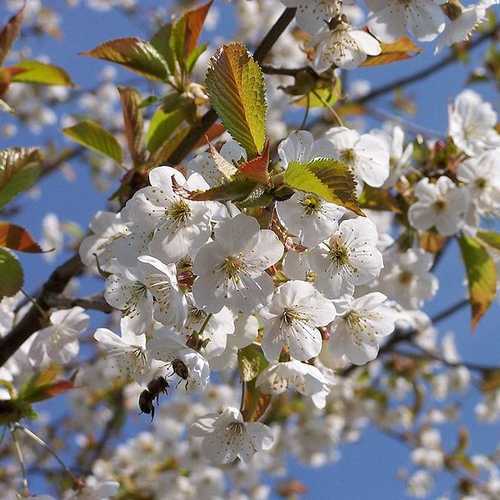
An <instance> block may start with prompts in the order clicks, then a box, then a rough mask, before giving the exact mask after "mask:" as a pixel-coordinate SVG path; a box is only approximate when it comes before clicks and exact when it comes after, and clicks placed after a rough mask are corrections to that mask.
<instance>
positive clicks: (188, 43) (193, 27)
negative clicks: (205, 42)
mask: <svg viewBox="0 0 500 500" xmlns="http://www.w3.org/2000/svg"><path fill="white" fill-rule="evenodd" d="M212 3H213V0H210V2H208V3H206V4H204V5H200V7H197V8H196V9H193V10H190V11H189V12H187V13H186V14H185V17H186V32H185V38H184V53H185V54H186V56H188V55H189V54H191V52H192V51H193V50H194V49H195V48H196V46H197V45H198V39H199V38H200V34H201V31H202V29H203V24H204V23H205V19H206V17H207V14H208V11H209V9H210V7H211V6H212Z"/></svg>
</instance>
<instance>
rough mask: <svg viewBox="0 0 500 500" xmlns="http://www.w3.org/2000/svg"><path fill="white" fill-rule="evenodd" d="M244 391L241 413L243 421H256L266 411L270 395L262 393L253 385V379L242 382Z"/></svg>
mask: <svg viewBox="0 0 500 500" xmlns="http://www.w3.org/2000/svg"><path fill="white" fill-rule="evenodd" d="M244 384H245V389H244V390H245V393H244V398H243V407H242V409H241V414H242V415H243V419H244V420H245V422H258V421H259V420H260V418H261V417H262V416H263V415H264V413H265V412H266V410H267V408H268V406H269V403H270V402H271V399H272V396H271V395H270V394H264V393H262V392H260V391H259V389H257V387H255V380H252V381H251V382H244Z"/></svg>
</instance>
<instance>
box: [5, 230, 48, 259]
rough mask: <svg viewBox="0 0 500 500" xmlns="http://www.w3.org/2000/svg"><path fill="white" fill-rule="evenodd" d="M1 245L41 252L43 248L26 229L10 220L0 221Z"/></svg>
mask: <svg viewBox="0 0 500 500" xmlns="http://www.w3.org/2000/svg"><path fill="white" fill-rule="evenodd" d="M0 247H5V248H10V249H11V250H16V251H18V252H28V253H41V252H43V250H42V249H41V248H40V245H38V243H36V242H35V241H34V240H33V238H32V237H31V235H30V234H29V233H28V231H26V229H24V228H22V227H21V226H17V225H16V224H11V223H10V222H0Z"/></svg>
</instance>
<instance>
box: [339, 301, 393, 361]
mask: <svg viewBox="0 0 500 500" xmlns="http://www.w3.org/2000/svg"><path fill="white" fill-rule="evenodd" d="M385 302H386V296H385V295H383V294H381V293H379V292H373V293H369V294H368V295H363V296H362V297H359V298H357V299H353V300H346V301H337V302H336V306H337V309H338V312H339V315H338V317H337V318H336V319H335V321H334V322H333V323H332V325H331V327H330V329H331V332H332V336H331V338H330V347H331V350H332V352H333V354H334V355H335V357H337V358H341V357H342V356H346V357H347V359H349V361H351V363H354V364H355V365H364V364H365V363H367V362H368V361H372V360H374V359H375V358H376V357H377V354H378V350H379V343H380V339H381V338H382V337H385V336H387V335H390V334H391V333H392V332H393V331H394V323H395V321H396V314H395V312H394V311H393V310H392V309H391V308H390V307H388V306H387V305H386V303H385Z"/></svg>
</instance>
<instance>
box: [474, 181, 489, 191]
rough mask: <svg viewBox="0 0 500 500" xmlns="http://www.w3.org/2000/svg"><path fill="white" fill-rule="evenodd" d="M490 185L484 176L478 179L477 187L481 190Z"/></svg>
mask: <svg viewBox="0 0 500 500" xmlns="http://www.w3.org/2000/svg"><path fill="white" fill-rule="evenodd" d="M487 186H488V181H487V180H486V179H483V178H479V179H476V187H477V188H478V189H480V190H481V191H482V190H483V189H485V188H486V187H487Z"/></svg>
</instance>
